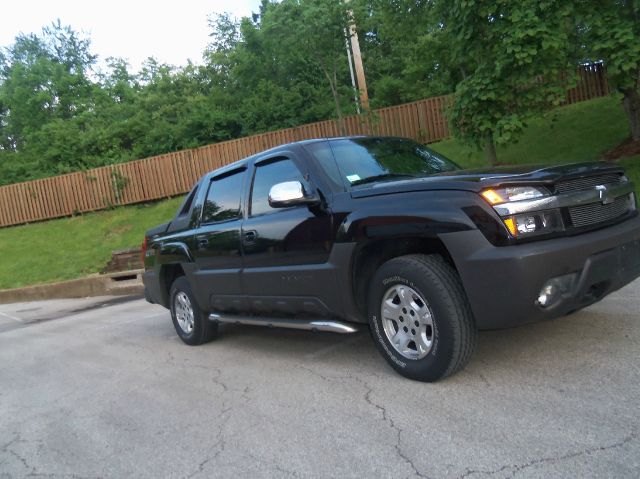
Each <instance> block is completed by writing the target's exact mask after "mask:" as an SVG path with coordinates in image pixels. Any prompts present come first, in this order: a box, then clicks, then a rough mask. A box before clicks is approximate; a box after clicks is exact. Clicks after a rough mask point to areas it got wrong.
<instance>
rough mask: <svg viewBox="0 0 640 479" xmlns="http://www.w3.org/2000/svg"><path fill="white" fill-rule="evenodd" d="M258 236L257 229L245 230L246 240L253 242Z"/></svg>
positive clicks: (246, 241)
mask: <svg viewBox="0 0 640 479" xmlns="http://www.w3.org/2000/svg"><path fill="white" fill-rule="evenodd" d="M257 237H258V233H257V232H256V231H255V230H249V231H245V232H244V242H245V243H253V242H254V241H255V240H256V238H257Z"/></svg>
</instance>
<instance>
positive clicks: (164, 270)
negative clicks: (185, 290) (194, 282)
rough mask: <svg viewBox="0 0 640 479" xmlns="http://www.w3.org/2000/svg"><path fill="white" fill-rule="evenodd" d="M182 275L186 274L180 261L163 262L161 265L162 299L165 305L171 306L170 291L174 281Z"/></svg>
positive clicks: (166, 306)
mask: <svg viewBox="0 0 640 479" xmlns="http://www.w3.org/2000/svg"><path fill="white" fill-rule="evenodd" d="M181 276H185V272H184V268H183V267H182V265H181V264H180V263H170V264H163V265H162V266H160V275H159V280H160V295H161V298H160V301H161V304H162V305H163V306H164V307H165V308H168V307H169V292H170V291H171V285H172V284H173V282H174V281H175V280H176V279H178V278H179V277H181Z"/></svg>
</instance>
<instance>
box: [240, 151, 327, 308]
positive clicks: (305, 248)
mask: <svg viewBox="0 0 640 479" xmlns="http://www.w3.org/2000/svg"><path fill="white" fill-rule="evenodd" d="M299 165H301V163H300V162H299V161H298V160H296V157H295V154H294V153H291V152H281V153H278V154H277V156H273V157H269V158H264V159H260V160H259V161H257V162H256V164H255V165H254V167H253V169H252V172H251V182H250V183H251V184H250V194H249V195H248V208H247V213H248V215H247V218H246V219H245V221H244V223H243V225H242V248H243V253H244V269H243V273H242V283H243V288H244V292H245V294H246V295H247V296H246V297H247V301H248V302H249V306H250V309H251V311H252V312H254V313H256V314H272V313H290V314H294V313H304V312H307V313H309V314H312V315H320V316H326V315H328V314H329V312H327V311H326V307H325V306H324V302H323V301H322V299H321V298H320V297H319V295H318V291H319V288H318V284H320V283H322V282H323V281H326V282H331V281H333V280H332V278H333V276H332V275H333V271H330V270H329V269H328V268H327V267H326V266H325V264H326V262H327V260H328V258H329V253H330V251H331V246H332V229H331V215H330V214H328V213H327V212H323V211H322V209H321V208H318V207H309V206H306V205H298V206H293V207H288V208H272V207H271V206H270V205H269V201H268V196H269V190H270V189H271V187H272V186H273V185H275V184H276V183H281V182H285V181H294V180H295V181H300V182H302V183H303V184H305V185H308V182H307V180H306V179H305V177H306V176H307V174H306V172H304V173H303V171H301V169H300V167H299ZM307 177H308V176H307Z"/></svg>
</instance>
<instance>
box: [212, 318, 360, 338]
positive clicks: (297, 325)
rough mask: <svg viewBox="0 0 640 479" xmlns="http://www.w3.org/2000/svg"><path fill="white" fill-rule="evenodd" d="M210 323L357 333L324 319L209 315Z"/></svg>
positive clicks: (349, 326) (342, 324)
mask: <svg viewBox="0 0 640 479" xmlns="http://www.w3.org/2000/svg"><path fill="white" fill-rule="evenodd" d="M209 319H210V320H211V321H217V322H219V323H231V324H247V325H250V326H266V327H268V328H289V329H304V330H307V331H323V332H330V333H340V334H349V333H356V332H358V328H357V326H355V325H354V324H350V323H343V322H342V321H333V320H325V319H285V318H261V317H259V316H220V315H219V314H213V313H212V314H210V315H209Z"/></svg>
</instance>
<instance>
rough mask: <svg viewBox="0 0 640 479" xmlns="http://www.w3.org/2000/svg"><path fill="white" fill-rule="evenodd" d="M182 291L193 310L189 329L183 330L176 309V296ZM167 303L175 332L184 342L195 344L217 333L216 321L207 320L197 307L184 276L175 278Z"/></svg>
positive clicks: (209, 339) (207, 317) (207, 340)
mask: <svg viewBox="0 0 640 479" xmlns="http://www.w3.org/2000/svg"><path fill="white" fill-rule="evenodd" d="M181 293H184V295H186V296H187V298H188V299H189V302H190V305H191V307H192V310H193V326H192V329H191V330H190V331H185V330H184V329H183V328H182V327H181V326H180V324H179V322H178V318H177V313H176V309H177V308H179V306H178V305H177V303H178V300H177V298H178V296H179V295H180V294H181ZM169 305H170V309H171V320H172V321H173V327H174V328H175V329H176V333H178V336H179V337H180V339H182V341H183V342H184V343H185V344H188V345H189V346H197V345H199V344H203V343H206V342H209V341H211V340H212V339H214V338H215V337H216V336H217V335H218V323H216V322H214V321H210V320H209V315H208V314H207V313H206V312H205V311H203V310H201V309H200V308H199V307H198V303H197V302H196V299H195V297H194V296H193V292H192V291H191V286H190V285H189V281H188V280H187V278H185V277H184V276H180V277H179V278H177V279H176V280H175V281H174V282H173V284H172V285H171V290H170V292H169Z"/></svg>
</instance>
